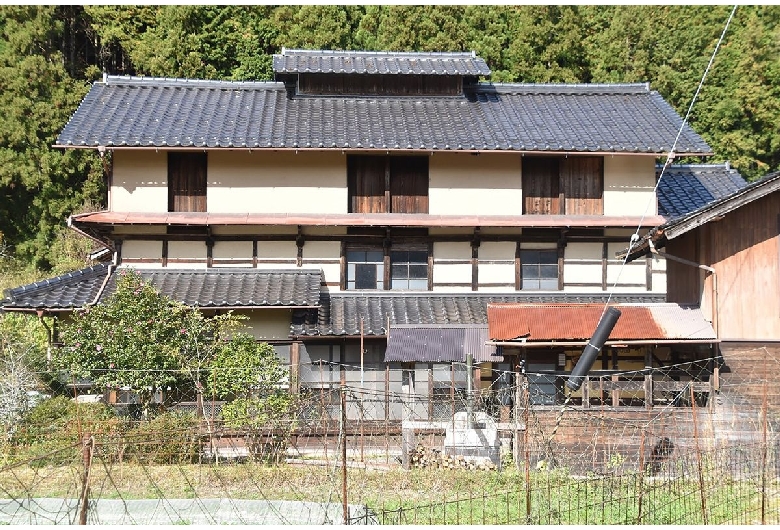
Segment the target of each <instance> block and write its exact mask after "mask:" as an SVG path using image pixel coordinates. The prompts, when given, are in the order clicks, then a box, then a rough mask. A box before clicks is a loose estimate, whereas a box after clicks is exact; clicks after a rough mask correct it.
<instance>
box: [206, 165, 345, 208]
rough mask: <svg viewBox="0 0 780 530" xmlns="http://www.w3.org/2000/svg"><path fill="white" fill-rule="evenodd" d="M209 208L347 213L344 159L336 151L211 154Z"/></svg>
mask: <svg viewBox="0 0 780 530" xmlns="http://www.w3.org/2000/svg"><path fill="white" fill-rule="evenodd" d="M207 194H208V209H209V211H210V212H220V213H244V212H251V213H306V212H316V213H347V210H348V197H347V167H346V157H345V156H344V155H343V154H341V153H333V152H312V151H306V152H299V153H297V154H296V153H294V152H280V151H277V152H266V151H253V152H247V151H227V152H212V153H209V171H208V191H207Z"/></svg>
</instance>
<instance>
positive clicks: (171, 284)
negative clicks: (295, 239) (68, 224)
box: [3, 264, 321, 311]
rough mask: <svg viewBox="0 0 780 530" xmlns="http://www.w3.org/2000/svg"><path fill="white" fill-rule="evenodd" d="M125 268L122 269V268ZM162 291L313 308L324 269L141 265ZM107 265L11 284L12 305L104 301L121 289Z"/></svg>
mask: <svg viewBox="0 0 780 530" xmlns="http://www.w3.org/2000/svg"><path fill="white" fill-rule="evenodd" d="M119 270H120V271H121V270H122V269H119ZM137 272H138V274H140V275H141V277H142V278H143V279H145V280H146V281H148V282H150V283H151V284H152V285H154V286H155V287H156V288H157V289H158V290H159V291H160V292H161V293H162V294H164V295H166V296H169V297H170V298H173V299H174V300H178V301H180V302H183V303H185V304H187V305H191V306H197V307H204V308H239V307H269V306H273V307H312V306H316V305H317V304H319V296H320V280H321V271H319V270H309V269H299V270H257V269H251V270H240V269H219V268H213V269H205V270H191V269H187V270H184V269H180V270H177V269H139V270H137ZM116 277H117V270H116V269H115V268H113V267H111V266H109V265H107V264H101V265H96V266H94V267H90V268H88V269H83V270H80V271H76V272H72V273H68V274H64V275H62V276H57V277H56V278H52V279H49V280H44V281H41V282H36V283H33V284H30V285H25V286H22V287H17V288H15V289H9V290H7V291H6V293H5V294H6V299H5V300H3V307H4V309H6V310H22V311H24V310H35V309H46V310H55V311H56V310H70V309H76V308H81V307H84V306H85V305H88V304H92V303H96V302H98V303H99V302H100V301H102V300H105V298H106V297H107V296H109V295H111V293H113V292H114V291H115V290H116Z"/></svg>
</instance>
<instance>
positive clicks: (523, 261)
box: [519, 248, 561, 291]
mask: <svg viewBox="0 0 780 530" xmlns="http://www.w3.org/2000/svg"><path fill="white" fill-rule="evenodd" d="M534 254H536V256H537V257H538V258H539V259H536V260H531V259H529V258H531V257H533V255H534ZM543 256H547V257H548V259H547V260H544V259H543ZM559 257H560V252H559V250H558V249H557V248H521V249H520V252H519V258H520V260H519V261H520V290H521V291H560V290H561V268H560V259H559ZM543 268H544V269H543ZM534 269H535V270H536V274H535V275H532V276H530V277H529V276H528V274H527V272H530V271H532V270H534ZM553 269H554V270H555V276H554V277H553V276H548V277H545V276H544V274H543V270H546V271H548V272H549V271H551V270H553ZM553 280H554V285H553V283H552V282H553ZM531 282H536V284H535V285H536V287H534V285H532V284H531ZM544 282H547V283H544ZM543 285H544V287H543Z"/></svg>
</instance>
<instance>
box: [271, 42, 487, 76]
mask: <svg viewBox="0 0 780 530" xmlns="http://www.w3.org/2000/svg"><path fill="white" fill-rule="evenodd" d="M273 68H274V72H276V73H277V74H297V73H320V74H321V73H325V74H380V75H381V74H400V75H404V74H425V75H461V76H489V75H490V68H488V65H487V63H486V62H485V61H484V60H483V59H482V58H480V57H477V55H476V53H474V52H375V51H374V52H372V51H341V50H288V49H284V48H283V49H282V53H280V54H276V55H274V56H273Z"/></svg>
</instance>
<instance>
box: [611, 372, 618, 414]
mask: <svg viewBox="0 0 780 530" xmlns="http://www.w3.org/2000/svg"><path fill="white" fill-rule="evenodd" d="M611 379H612V382H613V383H617V382H618V381H619V379H620V377H618V376H616V375H613V376H612V377H611ZM612 406H613V407H618V406H620V390H618V387H617V385H614V386H613V387H612Z"/></svg>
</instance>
